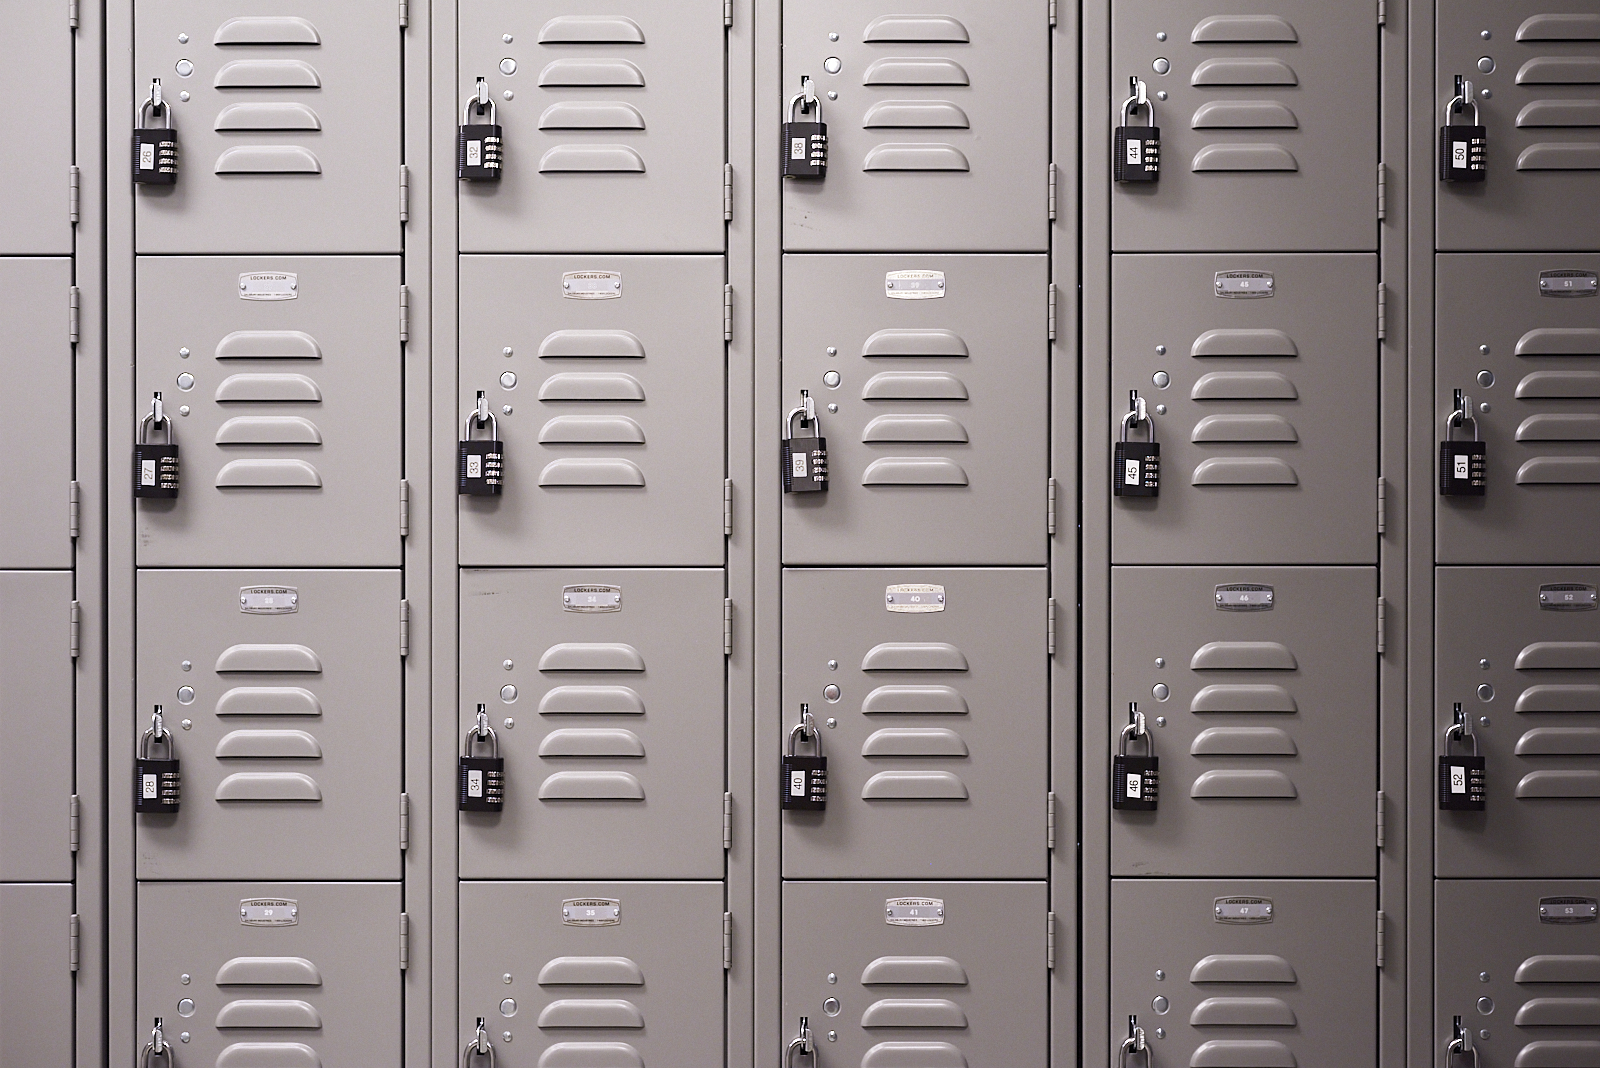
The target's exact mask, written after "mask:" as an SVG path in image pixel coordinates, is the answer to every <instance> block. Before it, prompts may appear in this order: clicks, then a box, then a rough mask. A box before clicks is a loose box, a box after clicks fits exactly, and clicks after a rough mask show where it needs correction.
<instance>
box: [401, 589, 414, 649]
mask: <svg viewBox="0 0 1600 1068" xmlns="http://www.w3.org/2000/svg"><path fill="white" fill-rule="evenodd" d="M400 655H401V656H402V657H407V656H410V655H411V602H410V601H409V600H402V601H401V602H400Z"/></svg>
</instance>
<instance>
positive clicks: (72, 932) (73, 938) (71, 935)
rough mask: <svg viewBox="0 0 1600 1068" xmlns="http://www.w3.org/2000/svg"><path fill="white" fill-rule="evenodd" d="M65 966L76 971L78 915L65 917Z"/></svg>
mask: <svg viewBox="0 0 1600 1068" xmlns="http://www.w3.org/2000/svg"><path fill="white" fill-rule="evenodd" d="M67 966H68V967H69V968H71V969H72V970H73V971H77V970H78V914H77V913H76V912H74V913H73V914H72V915H71V916H69V917H67Z"/></svg>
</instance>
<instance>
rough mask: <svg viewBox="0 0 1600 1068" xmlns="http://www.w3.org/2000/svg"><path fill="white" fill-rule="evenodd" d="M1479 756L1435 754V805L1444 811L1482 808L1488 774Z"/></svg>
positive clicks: (1483, 759)
mask: <svg viewBox="0 0 1600 1068" xmlns="http://www.w3.org/2000/svg"><path fill="white" fill-rule="evenodd" d="M1484 761H1485V758H1484V757H1481V756H1442V757H1440V758H1439V808H1440V809H1441V810H1443V811H1445V812H1482V811H1483V800H1484V791H1485V789H1486V787H1487V784H1488V778H1489V774H1488V771H1487V770H1486V769H1485V766H1484Z"/></svg>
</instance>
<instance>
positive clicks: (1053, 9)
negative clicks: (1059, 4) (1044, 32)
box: [1050, 0, 1056, 26]
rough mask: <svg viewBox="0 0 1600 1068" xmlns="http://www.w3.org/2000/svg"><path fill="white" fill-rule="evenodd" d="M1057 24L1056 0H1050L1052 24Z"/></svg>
mask: <svg viewBox="0 0 1600 1068" xmlns="http://www.w3.org/2000/svg"><path fill="white" fill-rule="evenodd" d="M1055 24H1056V0H1050V25H1052V26H1054V25H1055Z"/></svg>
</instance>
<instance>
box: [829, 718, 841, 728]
mask: <svg viewBox="0 0 1600 1068" xmlns="http://www.w3.org/2000/svg"><path fill="white" fill-rule="evenodd" d="M838 725H839V721H838V720H836V719H834V718H832V717H831V716H830V717H829V718H828V726H829V727H837V726H838Z"/></svg>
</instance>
